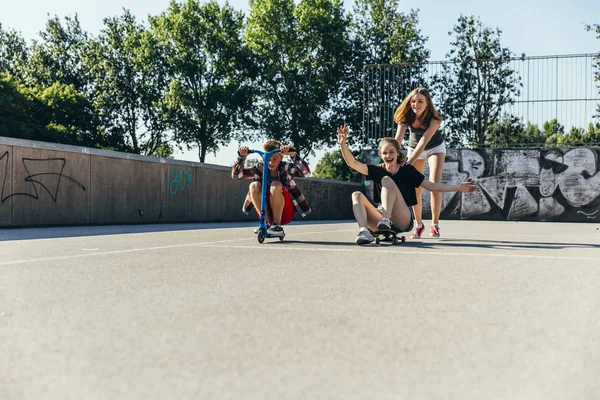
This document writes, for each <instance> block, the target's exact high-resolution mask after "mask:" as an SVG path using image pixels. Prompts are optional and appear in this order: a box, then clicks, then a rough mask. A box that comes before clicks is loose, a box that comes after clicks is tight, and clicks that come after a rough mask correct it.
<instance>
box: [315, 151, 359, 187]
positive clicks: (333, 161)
mask: <svg viewBox="0 0 600 400" xmlns="http://www.w3.org/2000/svg"><path fill="white" fill-rule="evenodd" d="M352 155H354V157H355V158H356V159H357V160H360V159H361V157H360V151H352ZM312 176H313V177H314V178H321V179H335V180H338V181H347V182H362V180H363V175H362V174H360V173H358V172H356V171H355V170H353V169H352V168H350V167H349V166H348V164H346V161H344V157H343V156H342V151H341V150H339V149H338V150H335V151H332V152H331V153H325V155H324V156H323V158H321V160H320V161H319V162H318V163H317V166H316V167H315V171H314V172H313V174H312Z"/></svg>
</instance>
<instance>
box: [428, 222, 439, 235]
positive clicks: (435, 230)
mask: <svg viewBox="0 0 600 400" xmlns="http://www.w3.org/2000/svg"><path fill="white" fill-rule="evenodd" d="M429 235H430V236H431V237H435V238H439V237H440V227H439V226H437V225H435V224H433V225H431V228H429Z"/></svg>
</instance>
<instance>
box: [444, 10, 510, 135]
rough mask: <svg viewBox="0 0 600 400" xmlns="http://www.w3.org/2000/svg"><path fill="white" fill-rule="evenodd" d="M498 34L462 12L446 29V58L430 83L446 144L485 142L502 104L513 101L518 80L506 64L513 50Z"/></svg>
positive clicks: (498, 117) (498, 116)
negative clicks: (449, 38)
mask: <svg viewBox="0 0 600 400" xmlns="http://www.w3.org/2000/svg"><path fill="white" fill-rule="evenodd" d="M501 33H502V32H501V31H500V30H499V29H496V30H493V29H490V28H488V27H486V26H484V25H483V23H482V22H481V21H480V20H479V19H478V18H475V17H473V16H462V15H461V16H460V17H459V19H458V23H457V24H456V25H455V26H454V28H453V31H452V32H449V35H453V36H454V38H453V42H452V43H451V50H450V52H449V53H448V54H447V55H446V58H447V60H448V61H449V62H447V63H444V64H443V66H442V72H441V73H440V74H438V75H437V76H436V77H435V79H434V85H433V86H434V89H435V92H436V93H437V96H438V98H437V99H436V100H437V101H436V102H437V104H439V105H440V110H441V112H442V114H443V116H444V120H445V121H444V133H445V136H446V139H447V141H448V142H449V143H450V145H453V146H456V145H463V146H464V145H466V146H482V145H484V144H485V142H486V137H488V136H489V133H490V132H489V130H490V129H491V128H492V126H493V125H494V124H496V123H498V121H499V120H500V116H501V113H502V108H503V107H504V106H505V105H508V104H514V101H515V97H516V96H518V95H519V93H520V87H521V86H522V85H521V80H520V77H519V75H518V74H517V72H516V71H514V70H513V69H512V68H511V66H510V59H511V55H512V53H511V52H510V50H509V49H508V48H506V47H502V45H501V43H500V35H501Z"/></svg>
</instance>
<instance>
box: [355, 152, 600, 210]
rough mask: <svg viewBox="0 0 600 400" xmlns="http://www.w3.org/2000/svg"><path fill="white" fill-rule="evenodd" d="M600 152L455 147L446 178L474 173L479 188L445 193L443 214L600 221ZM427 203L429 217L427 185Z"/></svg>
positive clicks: (371, 156)
mask: <svg viewBox="0 0 600 400" xmlns="http://www.w3.org/2000/svg"><path fill="white" fill-rule="evenodd" d="M365 154H366V156H367V157H368V159H369V160H370V162H372V163H379V162H380V159H379V157H378V156H377V153H376V151H367V152H365ZM599 156H600V147H576V148H543V149H480V150H457V149H449V150H448V153H447V154H446V163H445V165H444V171H443V176H442V181H443V182H445V183H451V184H459V183H461V182H464V181H465V180H466V179H467V178H470V179H471V180H472V181H473V182H475V183H476V184H477V186H478V188H479V190H477V191H476V192H475V193H473V194H461V193H444V194H443V201H442V213H441V218H442V219H486V220H525V221H579V222H598V221H600V212H599V211H598V209H599V208H600V157H599ZM425 176H429V168H428V166H427V165H426V169H425ZM366 191H367V192H368V190H366ZM423 208H424V210H423V214H424V216H425V217H426V218H429V217H430V215H431V204H430V195H429V193H428V192H427V191H426V190H423Z"/></svg>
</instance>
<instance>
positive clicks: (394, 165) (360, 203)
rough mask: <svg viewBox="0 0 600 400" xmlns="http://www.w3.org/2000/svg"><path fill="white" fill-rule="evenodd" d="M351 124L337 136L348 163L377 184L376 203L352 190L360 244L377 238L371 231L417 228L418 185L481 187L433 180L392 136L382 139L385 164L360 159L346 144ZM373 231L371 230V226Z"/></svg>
mask: <svg viewBox="0 0 600 400" xmlns="http://www.w3.org/2000/svg"><path fill="white" fill-rule="evenodd" d="M347 137H348V126H346V125H342V126H340V127H339V128H338V129H337V139H338V143H339V144H340V147H341V149H342V155H343V156H344V160H345V161H346V164H348V166H349V167H350V168H352V169H354V170H356V171H358V172H360V173H361V174H363V175H366V176H367V179H369V180H371V181H372V182H373V184H374V190H373V194H374V199H373V201H374V202H375V204H379V207H375V206H374V205H373V204H371V202H370V201H369V200H368V199H367V197H366V196H365V195H364V194H363V193H362V192H358V191H357V192H354V193H352V211H353V212H354V217H355V218H356V222H357V223H358V226H359V228H360V230H359V232H358V236H357V237H356V243H357V244H368V243H371V242H373V241H374V240H375V238H374V237H373V235H372V234H371V231H376V230H392V229H394V230H396V231H400V232H410V231H411V230H412V228H413V225H414V221H413V218H414V216H413V213H412V207H411V206H413V205H415V204H417V195H416V191H415V189H416V188H417V187H419V186H422V187H424V188H425V189H427V190H429V191H431V192H462V193H470V192H473V191H475V189H476V188H477V187H476V186H475V185H474V184H473V183H471V182H464V183H461V184H460V185H457V186H455V185H447V184H444V183H433V182H430V181H429V180H427V179H425V176H424V175H423V174H422V173H420V172H419V171H417V169H416V168H415V167H413V166H412V165H410V164H407V163H406V157H405V156H404V154H402V151H401V150H400V143H399V142H398V141H397V140H396V139H394V138H390V137H386V138H383V139H382V140H381V141H380V142H379V148H378V153H379V156H380V157H381V158H382V159H383V164H380V165H367V164H363V163H360V162H358V161H356V159H355V158H354V156H353V155H352V152H351V151H350V149H348V146H347V145H346V138H347ZM369 229H370V230H371V231H370V230H369Z"/></svg>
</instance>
